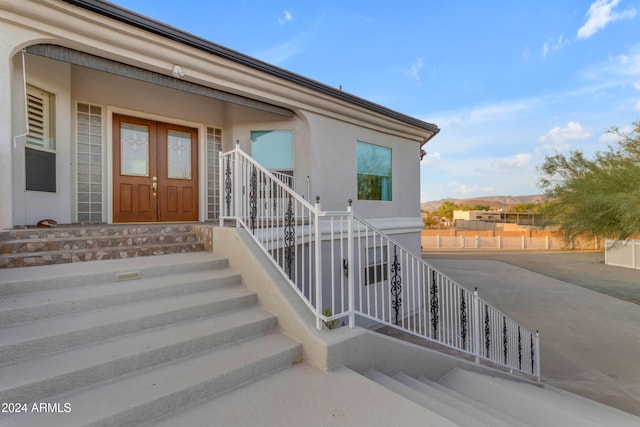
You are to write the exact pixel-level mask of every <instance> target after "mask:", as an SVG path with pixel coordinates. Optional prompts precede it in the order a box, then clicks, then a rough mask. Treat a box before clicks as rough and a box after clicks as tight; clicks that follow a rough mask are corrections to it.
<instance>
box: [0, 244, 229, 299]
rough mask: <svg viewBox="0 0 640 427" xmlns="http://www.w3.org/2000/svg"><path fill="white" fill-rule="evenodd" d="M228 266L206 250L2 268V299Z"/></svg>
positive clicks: (226, 261)
mask: <svg viewBox="0 0 640 427" xmlns="http://www.w3.org/2000/svg"><path fill="white" fill-rule="evenodd" d="M228 266H229V261H228V260H227V259H226V258H223V257H217V256H214V255H212V254H210V253H206V252H195V253H181V254H170V255H159V256H154V257H140V258H124V259H113V260H101V261H89V262H83V263H73V264H62V265H43V266H35V267H30V268H28V269H13V268H8V269H3V270H2V272H1V273H0V299H2V298H6V297H10V296H13V295H20V294H24V293H30V292H38V291H46V290H53V289H62V288H70V287H75V288H79V287H84V286H87V285H88V284H93V283H115V282H118V280H119V279H122V278H131V277H140V278H141V279H145V278H158V277H162V276H166V275H169V274H182V273H189V272H198V271H200V272H206V271H211V270H215V269H219V268H225V267H228Z"/></svg>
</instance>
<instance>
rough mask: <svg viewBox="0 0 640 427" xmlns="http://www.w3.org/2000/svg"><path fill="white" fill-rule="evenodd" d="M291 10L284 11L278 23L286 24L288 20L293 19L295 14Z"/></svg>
mask: <svg viewBox="0 0 640 427" xmlns="http://www.w3.org/2000/svg"><path fill="white" fill-rule="evenodd" d="M291 12H292V11H291V10H285V11H284V12H282V16H281V17H280V18H278V23H279V24H280V25H284V24H286V23H287V22H291V21H293V14H292V13H291Z"/></svg>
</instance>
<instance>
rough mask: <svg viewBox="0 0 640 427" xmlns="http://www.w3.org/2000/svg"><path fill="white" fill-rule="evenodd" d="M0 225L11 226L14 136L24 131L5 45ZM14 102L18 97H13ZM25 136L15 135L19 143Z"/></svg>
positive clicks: (0, 65) (0, 68) (1, 49)
mask: <svg viewBox="0 0 640 427" xmlns="http://www.w3.org/2000/svg"><path fill="white" fill-rule="evenodd" d="M0 58H2V60H1V61H0V93H2V94H6V96H0V200H2V203H0V228H11V227H13V203H14V200H13V191H12V188H13V162H12V159H13V152H14V147H13V137H14V135H19V134H23V133H25V125H24V118H19V117H14V114H13V113H12V108H11V106H12V100H14V99H15V98H16V97H17V96H18V93H19V92H18V91H17V90H12V84H11V83H12V69H11V67H12V64H13V61H12V58H11V52H10V51H9V50H8V46H0ZM16 105H17V101H16ZM23 140H24V137H23V138H17V145H19V146H22V143H23Z"/></svg>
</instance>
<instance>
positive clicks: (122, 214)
mask: <svg viewBox="0 0 640 427" xmlns="http://www.w3.org/2000/svg"><path fill="white" fill-rule="evenodd" d="M197 220H198V131H197V129H193V128H188V127H184V126H179V125H173V124H168V123H161V122H156V121H152V120H145V119H140V118H135V117H128V116H122V115H114V116H113V222H173V221H197Z"/></svg>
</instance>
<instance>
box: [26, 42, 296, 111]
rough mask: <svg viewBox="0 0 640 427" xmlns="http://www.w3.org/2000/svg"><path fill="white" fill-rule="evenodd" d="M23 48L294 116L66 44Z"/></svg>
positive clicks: (221, 99)
mask: <svg viewBox="0 0 640 427" xmlns="http://www.w3.org/2000/svg"><path fill="white" fill-rule="evenodd" d="M26 50H27V52H28V53H31V54H34V55H39V56H43V57H46V58H50V59H55V60H58V61H63V62H67V63H70V64H73V65H79V66H82V67H86V68H90V69H93V70H98V71H103V72H106V73H110V74H115V75H117V76H122V77H127V78H131V79H135V80H139V81H142V82H146V83H152V84H155V85H159V86H163V87H168V88H171V89H176V90H180V91H182V92H187V93H192V94H195V95H201V96H206V97H208V98H213V99H217V100H220V101H225V102H230V103H233V104H238V105H242V106H245V107H249V108H254V109H257V110H262V111H267V112H269V113H273V114H278V115H281V116H285V117H289V118H292V117H294V113H293V111H291V110H288V109H286V108H282V107H278V106H276V105H272V104H268V103H265V102H262V101H257V100H255V99H251V98H246V97H244V96H240V95H236V94H233V93H229V92H224V91H221V90H217V89H213V88H210V87H206V86H202V85H199V84H196V83H191V82H187V81H184V80H180V79H177V78H173V77H170V76H166V75H164V74H160V73H156V72H154V71H149V70H145V69H143V68H139V67H135V66H133V65H128V64H124V63H121V62H117V61H113V60H110V59H105V58H101V57H99V56H95V55H91V54H89V53H85V52H80V51H77V50H74V49H70V48H67V47H63V46H57V45H50V44H38V45H32V46H29V47H27V49H26Z"/></svg>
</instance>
